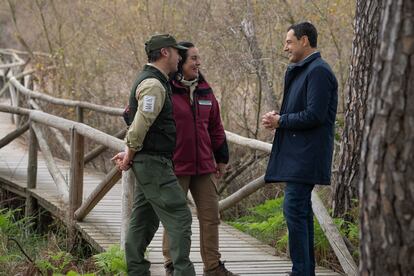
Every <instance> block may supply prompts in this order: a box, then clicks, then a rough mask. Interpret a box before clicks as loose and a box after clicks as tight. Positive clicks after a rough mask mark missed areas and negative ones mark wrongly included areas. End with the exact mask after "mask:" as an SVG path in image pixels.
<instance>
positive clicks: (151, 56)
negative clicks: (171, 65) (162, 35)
mask: <svg viewBox="0 0 414 276" xmlns="http://www.w3.org/2000/svg"><path fill="white" fill-rule="evenodd" d="M147 56H148V62H155V61H157V60H158V59H159V58H160V57H161V49H157V50H154V51H151V52H149V53H148V55H147Z"/></svg>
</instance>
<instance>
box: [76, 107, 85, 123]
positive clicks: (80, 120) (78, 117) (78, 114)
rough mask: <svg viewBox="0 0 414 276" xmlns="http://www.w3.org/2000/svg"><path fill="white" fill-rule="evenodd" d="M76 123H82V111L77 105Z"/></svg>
mask: <svg viewBox="0 0 414 276" xmlns="http://www.w3.org/2000/svg"><path fill="white" fill-rule="evenodd" d="M76 121H78V122H79V123H83V109H82V107H80V106H79V105H77V106H76Z"/></svg>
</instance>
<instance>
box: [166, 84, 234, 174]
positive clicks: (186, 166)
mask: <svg viewBox="0 0 414 276" xmlns="http://www.w3.org/2000/svg"><path fill="white" fill-rule="evenodd" d="M171 88H172V92H173V94H172V102H173V113H174V119H175V123H176V126H177V138H176V139H177V140H176V149H175V152H174V157H173V160H174V167H175V174H176V175H179V176H180V175H181V176H182V175H201V174H207V173H212V172H215V171H216V163H227V162H228V160H229V152H228V147H227V141H226V135H225V133H224V128H223V124H222V123H221V118H220V109H219V105H218V102H217V99H216V97H215V96H214V94H213V90H212V89H211V87H210V85H209V84H208V83H207V82H206V81H205V80H204V78H203V77H202V76H200V79H199V83H198V86H197V87H196V89H195V91H194V101H193V104H191V101H190V95H189V89H188V88H187V87H185V86H183V85H182V84H181V83H180V82H177V81H175V80H172V81H171Z"/></svg>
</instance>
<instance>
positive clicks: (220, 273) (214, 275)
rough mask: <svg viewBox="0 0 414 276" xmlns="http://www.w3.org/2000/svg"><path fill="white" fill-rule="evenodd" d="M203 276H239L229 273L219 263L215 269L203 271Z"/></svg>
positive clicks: (222, 264) (222, 263)
mask: <svg viewBox="0 0 414 276" xmlns="http://www.w3.org/2000/svg"><path fill="white" fill-rule="evenodd" d="M203 275H204V276H239V274H235V273H233V272H231V271H228V270H227V268H226V267H225V266H224V262H221V261H219V265H218V267H216V268H213V269H210V270H207V271H204V274H203Z"/></svg>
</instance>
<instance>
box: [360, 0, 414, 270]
mask: <svg viewBox="0 0 414 276" xmlns="http://www.w3.org/2000/svg"><path fill="white" fill-rule="evenodd" d="M366 2H374V0H372V1H366ZM380 22H381V27H380V30H379V38H380V41H381V42H380V45H379V48H378V51H377V54H376V55H375V63H374V71H373V73H372V80H371V83H370V86H369V90H368V110H367V116H366V122H365V130H364V135H363V143H362V154H361V170H360V179H361V180H360V185H361V190H360V202H361V204H360V207H361V216H360V223H361V247H360V249H361V255H360V256H361V257H360V258H361V259H360V273H361V275H364V276H365V275H393V276H394V275H395V276H397V275H413V274H412V273H413V272H414V208H413V202H414V93H413V91H414V3H413V1H412V0H386V1H384V6H383V8H382V13H381V19H380Z"/></svg>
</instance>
